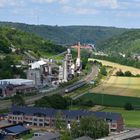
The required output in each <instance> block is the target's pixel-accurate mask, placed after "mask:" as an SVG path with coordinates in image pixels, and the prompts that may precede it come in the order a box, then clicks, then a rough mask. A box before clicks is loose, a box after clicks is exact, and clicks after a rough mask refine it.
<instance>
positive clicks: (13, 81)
mask: <svg viewBox="0 0 140 140" xmlns="http://www.w3.org/2000/svg"><path fill="white" fill-rule="evenodd" d="M0 84H1V85H3V84H12V85H34V81H33V80H28V79H3V80H0Z"/></svg>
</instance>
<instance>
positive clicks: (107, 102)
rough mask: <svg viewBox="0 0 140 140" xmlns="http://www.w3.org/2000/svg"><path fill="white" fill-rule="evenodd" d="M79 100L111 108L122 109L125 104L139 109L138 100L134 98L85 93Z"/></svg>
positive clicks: (139, 100)
mask: <svg viewBox="0 0 140 140" xmlns="http://www.w3.org/2000/svg"><path fill="white" fill-rule="evenodd" d="M80 98H81V99H82V100H92V101H93V102H94V103H95V104H97V105H103V106H113V107H124V105H125V104H126V103H131V104H132V105H133V107H134V108H135V109H140V98H136V97H128V96H118V95H107V94H97V93H87V94H85V95H83V96H81V97H80Z"/></svg>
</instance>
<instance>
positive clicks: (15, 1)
mask: <svg viewBox="0 0 140 140" xmlns="http://www.w3.org/2000/svg"><path fill="white" fill-rule="evenodd" d="M23 4H24V1H23V0H0V7H5V6H22V5H23Z"/></svg>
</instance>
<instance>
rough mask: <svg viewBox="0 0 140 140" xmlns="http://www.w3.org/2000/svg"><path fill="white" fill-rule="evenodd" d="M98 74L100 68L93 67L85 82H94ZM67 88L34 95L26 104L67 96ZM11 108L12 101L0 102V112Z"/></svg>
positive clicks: (27, 98)
mask: <svg viewBox="0 0 140 140" xmlns="http://www.w3.org/2000/svg"><path fill="white" fill-rule="evenodd" d="M97 74H98V67H97V66H95V65H94V66H93V67H92V71H91V73H90V74H89V75H87V76H86V77H85V78H84V79H83V80H85V81H86V82H87V83H89V82H90V81H91V80H93V79H94V78H95V77H96V76H97ZM75 83H77V82H75ZM67 87H68V86H67ZM67 87H64V88H57V89H54V90H52V91H48V92H46V93H40V94H37V95H34V96H28V97H25V102H26V104H28V105H29V104H33V103H34V101H36V100H38V99H40V98H42V97H44V96H50V95H53V94H60V95H63V94H65V89H66V88H67ZM85 93H87V91H86V92H85ZM79 96H80V95H79ZM81 96H82V95H81ZM77 98H78V97H77ZM10 107H11V101H10V100H1V101H0V110H3V109H6V108H10Z"/></svg>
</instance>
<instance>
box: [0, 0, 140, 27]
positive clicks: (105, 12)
mask: <svg viewBox="0 0 140 140" xmlns="http://www.w3.org/2000/svg"><path fill="white" fill-rule="evenodd" d="M0 21H13V22H23V23H29V24H46V25H101V26H116V27H132V28H137V27H139V28H140V0H0Z"/></svg>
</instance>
